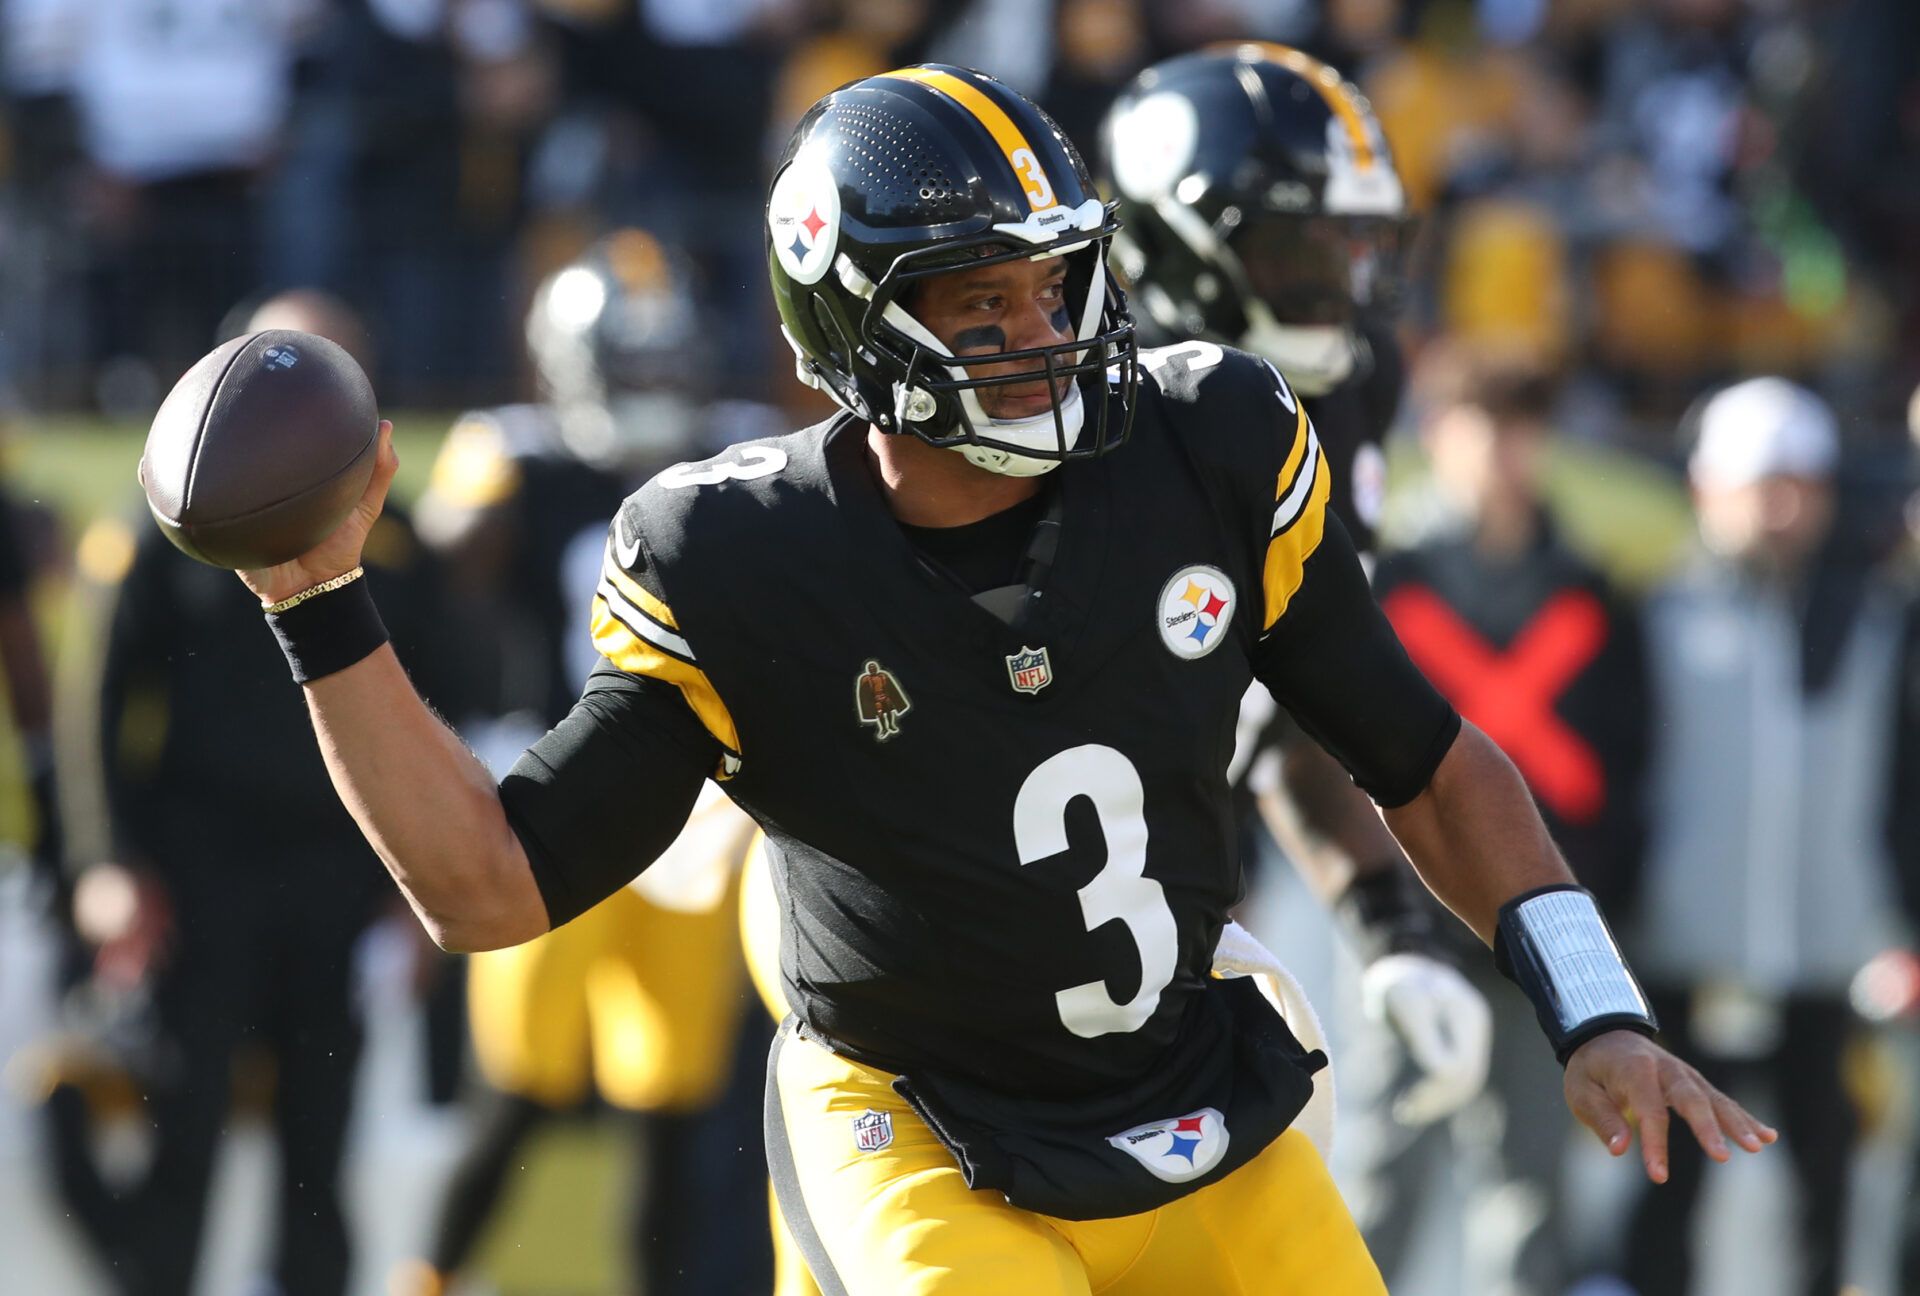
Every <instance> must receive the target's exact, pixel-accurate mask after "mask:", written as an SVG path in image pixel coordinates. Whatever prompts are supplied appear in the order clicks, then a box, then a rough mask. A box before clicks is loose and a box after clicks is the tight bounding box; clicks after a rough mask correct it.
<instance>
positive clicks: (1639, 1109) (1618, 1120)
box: [1566, 1031, 1780, 1183]
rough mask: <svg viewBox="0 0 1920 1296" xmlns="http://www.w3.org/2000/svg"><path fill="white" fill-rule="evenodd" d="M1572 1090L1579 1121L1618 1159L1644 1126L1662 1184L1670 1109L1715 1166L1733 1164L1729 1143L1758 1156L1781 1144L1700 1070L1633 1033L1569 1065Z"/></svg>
mask: <svg viewBox="0 0 1920 1296" xmlns="http://www.w3.org/2000/svg"><path fill="white" fill-rule="evenodd" d="M1566 1091H1567V1106H1569V1107H1571V1108H1572V1109H1573V1114H1574V1115H1575V1116H1577V1117H1579V1118H1580V1123H1581V1124H1582V1125H1585V1126H1586V1127H1587V1128H1588V1129H1590V1130H1592V1131H1593V1132H1594V1133H1595V1134H1597V1135H1599V1136H1600V1141H1601V1142H1603V1143H1605V1144H1606V1145H1607V1151H1609V1152H1611V1153H1612V1154H1613V1155H1615V1156H1622V1155H1624V1154H1625V1153H1626V1150H1627V1148H1628V1147H1629V1146H1631V1145H1632V1143H1633V1129H1634V1127H1635V1126H1638V1127H1639V1130H1640V1156H1641V1159H1642V1160H1643V1161H1645V1162H1646V1166H1647V1178H1649V1179H1651V1180H1653V1182H1655V1183H1665V1182H1666V1181H1667V1125H1668V1117H1667V1112H1668V1111H1669V1110H1672V1111H1676V1112H1679V1113H1680V1117H1681V1119H1682V1120H1684V1121H1686V1123H1687V1124H1688V1125H1689V1126H1691V1127H1692V1129H1693V1136H1694V1138H1696V1139H1698V1140H1699V1142H1700V1147H1701V1149H1702V1150H1703V1151H1705V1152H1706V1154H1707V1155H1708V1156H1710V1157H1712V1158H1713V1159H1714V1160H1715V1161H1727V1160H1730V1159H1731V1158H1732V1156H1733V1153H1732V1152H1731V1151H1729V1150H1728V1147H1727V1140H1728V1139H1732V1140H1733V1141H1734V1142H1735V1143H1738V1144H1739V1145H1740V1146H1741V1147H1742V1148H1745V1149H1746V1150H1747V1151H1749V1152H1758V1151H1759V1150H1760V1149H1761V1148H1763V1147H1765V1146H1766V1145H1767V1144H1769V1143H1772V1142H1773V1141H1775V1140H1776V1139H1778V1138H1779V1137H1780V1135H1779V1133H1778V1131H1776V1130H1775V1129H1774V1128H1773V1127H1772V1126H1770V1125H1766V1124H1763V1123H1761V1122H1760V1121H1759V1120H1757V1119H1755V1117H1754V1116H1753V1115H1752V1114H1751V1113H1750V1112H1748V1111H1747V1109H1746V1108H1744V1107H1742V1106H1741V1105H1740V1104H1739V1103H1737V1102H1735V1101H1734V1100H1733V1099H1731V1098H1729V1097H1727V1096H1726V1095H1725V1094H1723V1093H1721V1092H1720V1091H1719V1090H1718V1089H1715V1088H1714V1087H1713V1086H1712V1085H1710V1084H1708V1083H1707V1082H1706V1080H1704V1079H1703V1078H1702V1077H1701V1075H1700V1073H1699V1072H1698V1071H1696V1070H1694V1069H1693V1068H1692V1067H1690V1066H1688V1065H1687V1064H1686V1063H1685V1062H1682V1061H1681V1060H1680V1059H1679V1058H1677V1057H1675V1056H1674V1055H1673V1054H1671V1053H1669V1052H1667V1051H1666V1050H1665V1049H1663V1048H1661V1047H1660V1046H1659V1045H1658V1044H1656V1043H1654V1042H1653V1041H1652V1040H1650V1039H1647V1038H1646V1037H1645V1036H1643V1035H1637V1034H1634V1033H1633V1032H1631V1031H1609V1032H1608V1033H1607V1034H1605V1035H1598V1036H1595V1037H1594V1038H1593V1039H1590V1040H1588V1041H1587V1042H1586V1043H1585V1044H1582V1045H1581V1046H1580V1047H1579V1048H1578V1049H1577V1050H1575V1052H1574V1054H1573V1056H1572V1057H1570V1058H1568V1059H1567V1078H1566Z"/></svg>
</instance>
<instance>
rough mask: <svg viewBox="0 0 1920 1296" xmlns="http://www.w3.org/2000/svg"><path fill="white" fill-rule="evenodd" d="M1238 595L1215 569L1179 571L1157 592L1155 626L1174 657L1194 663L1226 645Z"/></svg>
mask: <svg viewBox="0 0 1920 1296" xmlns="http://www.w3.org/2000/svg"><path fill="white" fill-rule="evenodd" d="M1239 602H1240V598H1239V593H1238V592H1237V591H1236V590H1235V589H1234V588H1233V582H1232V581H1231V580H1228V579H1227V574H1226V573H1225V572H1223V571H1221V570H1220V569H1219V568H1218V567H1209V566H1206V565H1205V564H1203V563H1201V564H1195V565H1194V566H1191V567H1182V568H1181V569H1180V570H1179V571H1177V572H1175V573H1174V574H1173V577H1172V579H1171V580H1169V581H1168V582H1167V583H1166V584H1165V585H1164V586H1162V587H1161V590H1160V603H1159V608H1158V611H1157V613H1156V619H1155V625H1156V626H1157V627H1158V628H1159V631H1160V642H1161V643H1163V644H1165V645H1166V646H1167V651H1168V652H1170V653H1172V654H1173V655H1174V656H1175V657H1180V658H1184V659H1185V660H1187V661H1195V660H1198V659H1199V658H1201V657H1205V656H1206V655H1207V654H1208V653H1210V652H1212V651H1213V650H1214V649H1215V648H1218V647H1219V646H1220V645H1221V644H1222V643H1224V642H1226V638H1227V627H1228V626H1229V625H1231V624H1232V623H1233V613H1234V609H1235V608H1236V607H1237V606H1238V605H1239Z"/></svg>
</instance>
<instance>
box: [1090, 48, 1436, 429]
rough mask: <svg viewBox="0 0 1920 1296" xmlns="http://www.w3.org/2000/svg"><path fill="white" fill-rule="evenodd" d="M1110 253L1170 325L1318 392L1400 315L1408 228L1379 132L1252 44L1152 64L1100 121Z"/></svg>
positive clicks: (1315, 78) (1321, 76) (1360, 109)
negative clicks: (1114, 228)
mask: <svg viewBox="0 0 1920 1296" xmlns="http://www.w3.org/2000/svg"><path fill="white" fill-rule="evenodd" d="M1101 143H1102V150H1103V153H1104V156H1105V161H1106V172H1107V175H1108V176H1109V177H1110V178H1111V181H1112V185H1113V190H1114V193H1115V196H1116V197H1117V198H1118V200H1119V208H1120V215H1121V220H1122V222H1123V225H1124V227H1125V231H1126V232H1125V234H1124V235H1122V237H1121V239H1120V240H1118V241H1117V244H1116V248H1115V258H1116V260H1117V261H1118V263H1119V266H1120V268H1121V271H1122V272H1123V274H1124V275H1125V276H1126V278H1127V280H1128V282H1129V285H1130V287H1131V288H1132V290H1133V295H1134V298H1135V300H1136V301H1137V302H1138V303H1140V305H1141V308H1142V309H1144V310H1145V311H1146V312H1147V313H1148V315H1149V316H1150V317H1151V318H1152V319H1153V320H1154V321H1155V322H1156V323H1157V324H1159V325H1160V326H1161V327H1162V328H1164V329H1167V330H1169V331H1170V332H1173V333H1176V334H1178V335H1179V336H1182V337H1187V336H1193V335H1204V336H1206V337H1208V338H1211V339H1214V340H1217V341H1221V342H1226V343H1229V344H1232V345H1235V346H1240V347H1244V348H1245V349H1247V350H1249V351H1253V352H1256V353H1257V354H1260V355H1264V356H1266V357H1267V358H1268V359H1270V360H1272V361H1273V362H1274V363H1276V364H1278V365H1279V366H1280V367H1281V368H1282V369H1283V370H1285V371H1286V373H1287V376H1288V377H1289V378H1290V379H1293V380H1294V382H1295V385H1296V386H1298V387H1299V388H1300V389H1301V390H1303V391H1305V392H1307V393H1308V394H1315V393H1317V392H1320V391H1325V390H1328V389H1330V388H1332V387H1333V386H1335V385H1337V384H1338V383H1339V382H1340V381H1341V380H1342V379H1344V378H1345V377H1346V376H1347V374H1348V372H1349V371H1350V370H1351V369H1352V367H1353V364H1354V357H1355V350H1354V347H1355V342H1354V334H1353V324H1354V320H1355V316H1356V314H1357V313H1358V312H1362V311H1373V312H1385V311H1389V310H1391V309H1392V308H1393V306H1394V305H1395V302H1396V298H1397V295H1398V288H1399V272H1400V261H1401V259H1402V255H1403V252H1404V248H1405V243H1406V239H1407V232H1408V229H1409V222H1408V218H1407V206H1406V196H1405V194H1404V192H1403V191H1402V189H1401V186H1400V177H1399V174H1398V173H1397V172H1396V171H1395V170H1394V166H1393V158H1392V156H1391V155H1390V154H1389V152H1388V151H1387V143H1386V138H1385V136H1384V135H1383V134H1382V133H1381V130H1380V123H1379V122H1378V121H1377V120H1375V118H1374V115H1373V112H1372V110H1371V109H1370V108H1369V107H1368V106H1367V101H1366V100H1365V99H1364V98H1362V97H1361V96H1360V93H1359V91H1357V90H1356V89H1354V87H1353V86H1352V85H1351V84H1349V83H1348V82H1346V81H1343V80H1342V79H1341V78H1340V75H1339V74H1338V73H1336V72H1335V71H1334V70H1333V69H1332V68H1329V67H1328V66H1327V65H1326V64H1324V63H1321V62H1319V61H1318V60H1316V59H1312V58H1309V57H1308V56H1307V55H1305V54H1302V53H1300V52H1299V51H1298V50H1294V49H1289V48H1287V47H1286V46H1283V45H1268V44H1261V43H1253V42H1249V43H1245V44H1240V45H1233V46H1225V47H1220V48H1217V49H1210V50H1205V51H1202V52H1199V53H1195V54H1186V55H1182V56H1180V57H1178V58H1173V59H1168V60H1167V61H1165V62H1163V63H1157V64H1155V65H1154V66H1152V67H1150V68H1148V69H1147V70H1146V71H1144V72H1142V73H1141V74H1140V75H1139V76H1138V77H1136V78H1135V79H1134V81H1133V83H1132V84H1131V85H1130V86H1128V87H1127V89H1126V90H1125V91H1124V92H1123V93H1122V94H1121V95H1120V97H1119V98H1118V99H1117V100H1116V101H1115V102H1114V105H1113V107H1112V109H1111V110H1110V111H1109V112H1108V114H1107V118H1106V121H1105V122H1104V123H1103V124H1102V127H1101Z"/></svg>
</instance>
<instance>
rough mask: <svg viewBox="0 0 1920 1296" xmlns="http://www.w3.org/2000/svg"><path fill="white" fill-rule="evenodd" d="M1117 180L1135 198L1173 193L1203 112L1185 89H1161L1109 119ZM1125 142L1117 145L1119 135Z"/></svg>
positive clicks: (1111, 155)
mask: <svg viewBox="0 0 1920 1296" xmlns="http://www.w3.org/2000/svg"><path fill="white" fill-rule="evenodd" d="M1107 131H1108V141H1107V154H1108V157H1109V159H1110V165H1111V166H1112V168H1113V182H1114V184H1115V185H1117V186H1118V187H1119V189H1120V192H1121V193H1123V194H1125V195H1126V196H1127V197H1129V198H1131V199H1133V200H1134V201H1135V202H1148V203H1150V202H1158V201H1160V200H1161V199H1163V198H1167V197H1171V196H1172V194H1173V188H1174V186H1175V185H1177V184H1178V183H1179V182H1180V180H1181V178H1182V177H1184V176H1185V175H1186V174H1187V168H1188V166H1189V165H1190V164H1191V163H1192V161H1193V150H1194V145H1195V143H1196V142H1197V141H1198V139H1199V138H1200V117H1199V114H1198V113H1197V112H1195V111H1194V107H1193V101H1192V100H1191V99H1189V98H1187V97H1186V96H1185V95H1179V94H1173V93H1171V92H1163V93H1161V94H1151V95H1148V96H1147V97H1146V98H1144V99H1142V100H1140V102H1138V103H1136V104H1133V105H1131V106H1127V107H1124V108H1122V109H1121V110H1120V111H1118V112H1116V113H1115V114H1114V115H1113V117H1112V118H1111V119H1110V120H1109V121H1108V123H1107ZM1123 136H1124V137H1125V139H1126V147H1124V148H1120V147H1116V146H1115V141H1116V140H1117V139H1119V138H1121V137H1123Z"/></svg>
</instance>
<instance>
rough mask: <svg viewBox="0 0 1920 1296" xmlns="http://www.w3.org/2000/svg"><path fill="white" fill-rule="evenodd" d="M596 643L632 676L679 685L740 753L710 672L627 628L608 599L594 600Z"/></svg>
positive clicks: (713, 730)
mask: <svg viewBox="0 0 1920 1296" xmlns="http://www.w3.org/2000/svg"><path fill="white" fill-rule="evenodd" d="M634 588H636V589H638V588H639V587H638V586H635V587H634ZM653 602H654V604H655V605H656V606H658V607H660V608H661V610H662V611H665V605H664V604H661V603H660V601H659V600H658V599H655V600H653ZM593 646H594V647H595V648H598V649H599V650H600V653H601V655H602V656H604V657H605V658H606V659H607V660H608V661H610V662H612V663H613V664H614V665H615V666H618V667H619V668H620V669H621V670H623V671H626V672H627V673H628V674H630V675H645V676H647V677H649V678H651V679H657V680H663V681H665V682H666V683H668V684H672V685H673V686H675V687H676V688H678V689H679V690H680V692H681V695H682V696H684V697H685V698H686V699H687V705H688V706H690V707H692V708H693V713H694V714H695V715H696V716H698V717H700V723H701V724H702V725H705V726H706V730H707V732H708V733H710V734H712V735H713V736H714V738H715V739H717V740H718V741H719V743H720V745H721V746H723V747H725V748H726V749H727V750H728V751H729V752H731V753H733V754H735V755H738V754H739V752H740V734H739V731H738V730H736V729H735V728H734V725H733V716H732V715H730V714H729V713H728V711H727V704H726V703H725V702H722V701H721V700H720V694H719V692H718V691H717V690H716V689H715V688H714V687H713V681H711V680H709V679H708V678H707V675H706V672H705V671H703V670H701V669H700V668H699V667H698V666H695V665H694V664H693V663H691V662H684V661H681V660H680V659H679V658H678V657H675V656H672V655H671V654H669V653H665V652H662V651H661V650H660V649H658V648H656V647H654V646H653V645H652V644H650V643H648V642H647V641H646V640H645V639H642V638H641V637H640V636H638V635H636V634H635V633H634V632H633V631H631V630H629V629H627V627H626V626H625V625H624V624H622V623H621V621H620V619H619V618H618V617H616V616H614V615H613V613H612V612H611V611H609V610H608V608H607V601H606V599H604V598H596V599H594V600H593Z"/></svg>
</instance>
